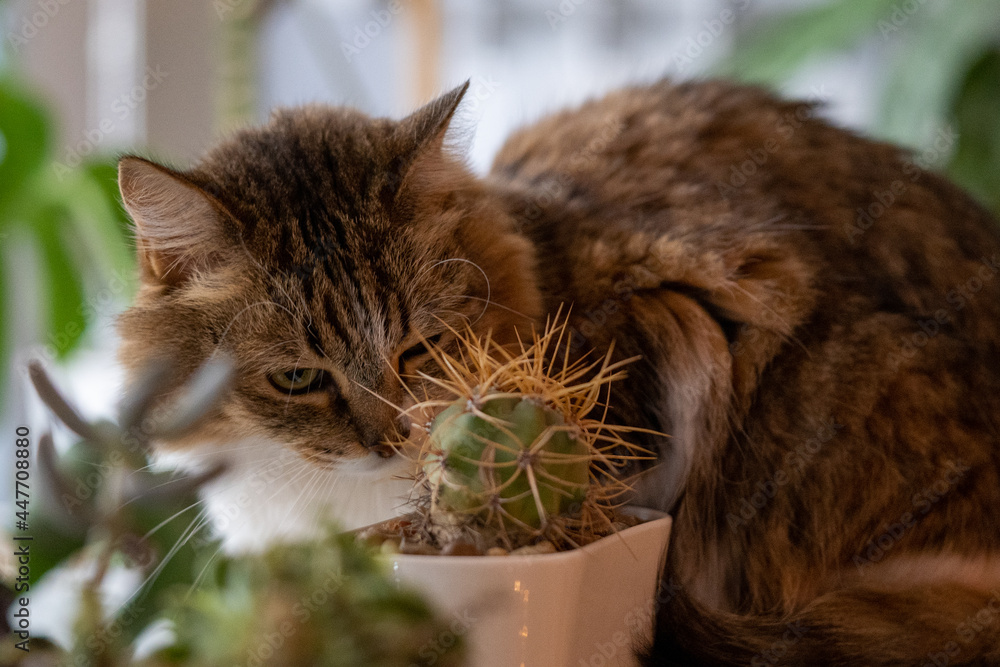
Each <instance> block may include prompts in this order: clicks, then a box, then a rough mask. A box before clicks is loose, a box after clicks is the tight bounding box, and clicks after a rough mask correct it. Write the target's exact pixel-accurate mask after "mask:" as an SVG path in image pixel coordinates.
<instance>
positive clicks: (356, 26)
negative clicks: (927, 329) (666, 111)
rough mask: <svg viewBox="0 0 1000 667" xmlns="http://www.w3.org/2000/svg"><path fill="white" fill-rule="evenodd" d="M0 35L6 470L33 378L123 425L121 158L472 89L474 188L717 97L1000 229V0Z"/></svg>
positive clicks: (591, 10) (337, 9) (192, 151)
mask: <svg viewBox="0 0 1000 667" xmlns="http://www.w3.org/2000/svg"><path fill="white" fill-rule="evenodd" d="M0 35H2V38H3V48H2V51H0V312H2V313H3V315H2V318H3V319H2V325H0V415H2V417H0V434H2V435H0V440H2V441H3V442H4V443H5V444H4V451H6V448H7V446H8V445H7V444H6V443H9V442H10V441H11V439H12V436H10V435H9V434H11V433H13V430H14V427H15V426H16V425H17V424H22V423H26V422H27V423H31V424H33V425H34V426H35V427H36V428H40V426H41V425H42V424H44V423H45V421H47V418H46V417H45V416H44V415H43V414H42V413H41V412H40V411H39V410H38V408H37V407H35V405H34V403H33V402H32V399H31V397H30V393H31V392H30V391H29V389H28V385H27V380H26V378H25V376H24V371H23V368H24V362H25V360H26V359H28V358H31V357H36V358H41V359H43V360H45V361H46V362H48V363H49V364H50V366H51V367H53V369H54V375H55V376H56V377H57V378H58V379H59V380H60V381H61V382H62V384H63V386H66V387H67V388H68V389H69V392H70V393H72V394H73V395H75V396H76V397H78V398H79V400H80V401H81V403H82V407H83V410H84V412H86V413H87V415H88V416H91V417H92V416H96V415H101V414H108V413H110V412H111V410H112V406H113V404H114V401H115V397H116V393H117V390H118V383H119V374H118V371H117V368H116V365H115V360H114V349H115V344H116V343H115V334H114V327H113V321H114V316H115V314H116V313H118V312H120V311H121V310H122V309H123V308H125V307H126V306H127V304H128V303H129V299H130V298H131V295H132V294H133V290H134V283H133V278H132V274H133V270H134V266H133V256H132V248H131V241H130V239H129V235H128V230H127V220H126V219H125V218H124V216H123V214H122V211H121V207H120V203H119V201H118V197H117V190H116V186H115V174H114V163H115V159H116V156H117V155H118V154H120V153H122V152H125V151H129V152H138V153H140V154H144V155H147V156H150V157H154V158H156V159H160V160H164V161H166V162H167V163H169V164H172V165H174V166H178V167H183V166H185V165H187V164H188V163H189V162H190V161H191V160H192V159H194V158H196V157H197V156H198V155H199V154H200V153H201V152H202V151H203V150H205V149H206V148H207V147H208V146H210V145H211V144H212V143H213V142H214V141H215V140H216V138H217V137H219V136H220V135H222V134H224V133H225V132H227V131H229V130H231V129H232V128H234V127H238V126H240V125H244V124H247V123H256V122H260V121H262V120H265V119H266V118H267V116H268V114H269V112H270V110H271V109H272V108H273V107H275V106H279V105H294V104H300V103H304V102H315V101H323V102H329V103H333V104H348V105H352V106H356V107H359V108H361V109H362V110H364V111H367V112H368V113H370V114H373V115H392V116H399V115H402V114H405V113H407V112H408V111H409V110H412V109H413V108H414V107H416V106H417V105H419V104H420V103H422V102H425V101H427V100H428V99H430V98H432V97H433V96H435V95H436V94H438V93H440V92H442V91H444V90H446V89H448V88H450V87H452V86H455V85H457V84H459V83H461V82H462V81H464V80H466V79H470V80H471V88H470V94H469V95H468V96H467V97H466V100H465V102H464V105H463V109H462V111H461V120H460V122H461V124H462V126H463V127H465V128H467V129H468V132H467V134H466V135H465V136H466V137H467V145H468V151H469V156H470V161H471V164H472V165H473V166H474V167H475V169H477V170H479V171H485V170H486V169H487V168H488V165H489V163H490V160H491V156H492V155H493V154H494V152H495V151H496V150H497V148H498V147H499V145H500V144H501V142H502V141H503V139H504V137H505V136H507V134H508V133H509V132H510V131H511V130H512V129H513V128H515V127H517V126H519V125H521V124H523V123H526V122H529V121H531V120H532V119H535V118H537V117H539V116H540V115H542V114H544V113H546V112H547V111H549V110H552V109H556V108H559V107H562V106H565V105H567V104H573V103H576V102H579V101H581V100H583V99H585V98H588V97H590V96H593V95H597V94H600V93H602V92H604V91H607V90H608V89H611V88H613V87H615V86H619V85H622V84H625V83H628V82H637V81H651V80H655V79H658V78H660V77H663V76H669V77H672V78H676V79H688V78H700V77H708V76H728V77H734V78H737V79H740V80H744V81H752V82H758V83H762V84H765V85H768V86H771V87H773V88H774V89H775V90H778V91H780V92H781V93H782V94H785V95H789V96H795V97H800V98H807V99H811V100H814V101H817V102H820V103H822V104H823V105H824V107H823V108H824V112H823V113H824V114H825V115H826V116H827V117H828V118H830V119H831V120H833V121H834V122H836V123H838V124H841V125H844V126H847V127H851V128H855V129H857V130H858V131H861V132H864V133H866V134H869V135H872V136H875V137H879V138H884V139H888V140H892V141H896V142H899V143H902V144H904V145H906V146H908V147H909V148H911V149H912V150H913V151H914V156H915V159H917V161H918V162H919V163H920V164H922V165H924V166H928V167H930V168H933V169H937V170H941V171H944V172H947V173H949V174H950V175H952V176H953V177H954V178H955V179H957V180H958V181H960V182H961V183H962V184H963V185H964V186H965V187H967V188H968V189H969V190H971V191H972V192H973V194H974V195H975V196H977V197H978V198H979V199H981V200H982V201H983V202H984V203H985V204H986V205H987V206H990V207H992V208H993V209H994V210H998V209H1000V118H998V112H1000V2H998V1H997V0H865V1H864V2H859V1H858V0H828V1H823V0H817V1H814V2H809V1H804V0H800V1H795V0H476V1H470V0H391V1H386V0H169V1H167V0H16V1H15V0H0ZM7 483H8V480H5V481H4V483H3V484H7ZM3 488H5V487H3ZM2 497H3V498H5V499H6V498H8V497H9V494H8V493H3V495H2ZM3 516H10V514H9V513H6V512H5V513H4V515H3Z"/></svg>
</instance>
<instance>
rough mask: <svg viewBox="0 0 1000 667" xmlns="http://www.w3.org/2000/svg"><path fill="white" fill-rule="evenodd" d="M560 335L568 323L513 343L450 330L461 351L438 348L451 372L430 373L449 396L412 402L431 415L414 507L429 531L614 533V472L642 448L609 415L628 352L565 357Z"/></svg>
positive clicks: (507, 539)
mask: <svg viewBox="0 0 1000 667" xmlns="http://www.w3.org/2000/svg"><path fill="white" fill-rule="evenodd" d="M565 334H566V323H565V321H564V322H563V323H562V324H551V323H550V325H549V326H548V327H547V328H546V331H545V333H544V334H543V335H541V336H536V337H535V338H534V340H533V342H532V343H531V344H530V345H525V344H523V343H522V344H521V346H520V350H519V351H518V352H516V353H511V352H510V351H508V350H506V349H505V348H503V347H501V346H499V345H497V344H496V343H494V342H493V341H491V340H490V339H489V338H485V339H480V338H477V337H476V336H475V335H473V334H471V333H466V334H461V335H459V334H457V333H456V337H457V339H458V341H457V342H458V352H457V353H456V354H454V355H453V354H449V353H447V352H445V351H443V350H441V349H437V350H434V355H435V357H436V360H437V362H438V364H439V366H440V367H441V368H442V369H443V370H444V372H445V375H446V377H445V378H444V379H439V378H433V379H432V378H429V377H428V378H427V379H429V380H432V381H433V382H434V383H435V384H437V385H438V387H440V388H442V389H443V390H444V391H445V392H447V393H449V394H451V396H452V397H451V398H450V399H443V400H427V401H424V402H423V403H420V404H418V405H417V406H414V408H412V409H411V410H412V411H416V412H418V413H419V412H420V411H423V412H424V413H430V414H433V413H437V416H436V417H434V419H433V420H432V421H430V423H429V424H428V425H427V426H426V431H427V436H428V437H427V438H426V440H425V442H424V445H423V447H422V450H421V453H420V455H419V462H420V464H421V469H422V474H421V475H420V476H419V480H418V481H419V483H420V487H421V488H422V489H423V491H424V496H423V498H424V502H423V503H421V504H419V511H420V512H421V513H422V514H423V516H424V518H425V519H426V521H427V523H428V525H429V526H431V529H430V530H431V532H432V533H433V530H434V527H440V526H449V527H452V528H454V527H458V528H460V529H464V530H465V531H466V532H467V533H473V534H475V535H476V536H477V537H478V539H479V540H480V541H482V542H484V543H485V546H492V545H500V546H504V547H505V548H512V547H513V548H516V547H518V546H523V545H525V544H531V543H532V542H533V541H535V540H538V539H547V540H551V541H552V542H553V543H554V544H556V545H557V546H559V547H562V548H568V547H572V546H577V545H579V544H582V543H586V542H589V541H592V540H593V539H596V538H598V537H601V536H602V535H605V534H608V533H609V532H611V531H612V526H613V523H614V520H615V510H616V508H617V506H618V504H619V502H620V498H621V497H622V495H623V494H624V493H625V492H626V491H628V489H629V487H628V484H627V482H626V481H623V480H622V479H621V478H620V475H619V474H618V473H619V472H620V469H621V468H622V467H624V466H625V464H626V463H628V462H629V461H632V460H635V459H638V458H647V457H648V453H647V452H645V451H644V450H641V449H640V448H639V447H637V446H635V445H633V444H630V443H628V442H627V441H625V440H624V439H623V437H622V436H623V435H624V434H625V433H627V432H629V431H632V430H636V429H629V428H625V427H619V426H612V425H609V424H606V423H604V417H605V415H606V414H607V398H608V396H609V394H610V389H609V385H610V384H611V383H612V382H613V381H615V380H617V379H620V378H622V377H623V376H624V374H625V371H624V369H623V366H625V365H626V364H628V363H630V362H631V361H633V359H627V360H623V361H619V362H612V353H613V349H612V350H609V351H608V353H607V355H605V356H604V357H603V358H602V359H598V360H596V361H591V362H586V361H575V362H574V361H571V360H570V357H569V350H568V345H565V344H564V343H565V340H564V339H565ZM425 377H426V376H425ZM595 413H597V414H599V415H600V417H599V418H594V417H593V415H594V414H595Z"/></svg>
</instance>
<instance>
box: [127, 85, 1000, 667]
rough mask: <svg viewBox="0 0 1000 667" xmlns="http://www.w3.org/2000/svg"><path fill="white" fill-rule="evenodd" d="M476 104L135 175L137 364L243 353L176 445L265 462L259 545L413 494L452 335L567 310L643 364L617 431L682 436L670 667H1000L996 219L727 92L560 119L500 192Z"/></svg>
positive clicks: (315, 112) (252, 475)
mask: <svg viewBox="0 0 1000 667" xmlns="http://www.w3.org/2000/svg"><path fill="white" fill-rule="evenodd" d="M464 91H465V87H464V86H463V87H460V88H458V89H456V90H453V91H451V92H450V93H448V94H446V95H444V96H443V97H441V98H440V99H438V100H436V101H434V102H433V103H431V104H429V105H428V106H426V107H424V108H423V109H420V110H419V111H417V112H416V113H414V114H413V115H411V116H409V117H407V118H405V119H403V120H402V121H392V120H387V119H380V118H370V117H367V116H365V115H363V114H361V113H359V112H357V111H353V110H350V109H345V108H328V107H309V108H304V109H296V110H286V111H280V112H278V113H277V114H275V116H274V117H273V118H272V120H271V121H270V123H269V124H268V125H266V126H265V127H262V128H258V129H249V130H245V131H242V132H240V133H237V134H236V135H235V136H233V137H232V138H230V139H228V140H227V141H225V142H224V143H222V144H221V145H219V146H218V147H216V148H214V149H213V150H211V151H210V152H209V153H208V154H207V155H206V156H205V158H203V159H202V160H201V161H200V162H199V163H198V164H197V165H196V166H194V167H193V168H192V169H190V170H187V171H175V170H172V169H168V168H166V167H162V166H158V165H155V164H153V163H150V162H147V161H145V160H142V159H140V158H135V157H126V158H124V159H123V160H122V162H121V164H120V184H121V191H122V196H123V199H124V202H125V205H126V207H127V208H128V210H129V212H130V213H131V215H132V217H133V218H134V220H135V223H136V235H137V240H138V248H139V258H140V262H141V266H142V272H143V278H142V288H141V291H140V293H139V295H138V298H137V301H136V304H135V306H134V307H133V308H131V309H130V310H129V311H127V312H126V313H125V314H124V315H123V317H122V320H121V332H122V336H123V341H124V342H123V346H122V350H121V358H122V360H123V362H124V364H125V366H126V367H127V368H128V369H130V370H131V371H132V372H133V373H134V372H137V371H138V369H140V368H141V367H142V366H143V365H144V363H145V362H146V361H147V360H148V359H149V358H150V357H151V356H155V355H169V356H170V357H171V358H175V359H177V360H178V361H177V364H178V367H179V371H180V372H179V373H178V377H179V378H182V377H183V376H184V375H185V374H186V373H188V372H190V371H191V370H192V369H193V368H195V367H196V366H197V365H198V364H199V363H200V362H202V361H203V360H204V359H205V358H206V357H208V356H209V355H212V354H214V353H215V352H216V351H217V350H224V351H226V352H227V353H229V354H231V355H232V356H233V357H234V358H235V359H236V360H237V361H238V365H239V370H240V373H239V377H238V380H237V382H236V384H235V386H234V388H233V393H232V395H231V397H230V398H229V399H228V401H227V402H226V403H225V404H224V405H223V407H222V408H220V409H219V411H218V413H217V414H216V415H215V416H214V417H213V419H212V421H211V422H210V423H209V424H208V425H206V427H205V428H204V429H203V430H202V432H201V433H199V434H197V435H196V436H192V437H191V438H189V440H188V441H187V442H183V443H164V444H163V448H164V450H165V451H167V452H172V454H171V455H172V456H173V457H174V458H175V459H178V460H183V461H185V462H186V463H185V465H193V464H198V463H199V462H204V461H207V460H210V459H215V458H226V459H229V460H231V461H232V462H233V468H232V469H231V472H230V473H229V475H228V476H227V477H226V478H224V479H223V480H221V481H220V482H218V483H217V485H216V488H215V489H212V490H209V492H208V495H207V497H206V506H207V510H208V513H209V515H210V517H211V518H212V519H213V520H214V521H215V523H216V525H217V526H219V527H220V528H222V532H223V534H224V535H225V536H226V537H227V539H228V540H229V543H228V544H229V547H230V548H233V549H245V548H253V547H254V546H257V545H259V544H261V543H263V542H264V541H267V540H271V539H274V538H276V537H279V536H295V535H301V534H305V533H307V532H308V531H309V528H310V526H311V524H312V520H311V515H310V514H307V512H311V511H314V510H315V509H316V508H320V507H323V508H325V511H326V512H327V513H328V514H330V515H332V516H335V517H337V518H338V519H339V520H341V521H342V522H343V523H344V524H345V525H348V526H350V525H360V524H364V523H367V522H369V521H372V520H375V519H377V518H380V517H381V516H382V515H384V514H385V513H387V512H391V511H393V509H394V507H393V505H394V504H395V503H398V496H399V494H400V493H403V492H404V490H405V487H406V484H405V482H400V481H393V480H392V475H393V474H398V473H400V472H401V471H402V464H401V463H400V462H399V461H400V459H399V457H398V456H393V455H392V453H391V451H389V450H387V449H386V448H385V446H384V443H385V441H386V440H387V439H393V438H395V437H397V436H398V435H405V434H406V433H407V431H408V430H409V425H408V424H407V423H405V421H401V420H400V419H399V416H398V413H397V411H396V410H395V409H394V408H392V407H391V406H390V404H396V405H402V404H405V396H406V392H405V391H404V389H403V386H402V380H401V379H400V376H406V375H409V374H410V373H412V371H413V370H414V369H415V368H417V367H423V368H424V369H425V370H427V369H428V366H427V361H428V356H427V354H426V348H425V347H424V341H429V342H433V343H436V344H440V345H445V346H447V345H448V334H447V326H446V325H451V326H457V325H463V323H466V322H467V323H469V324H470V325H471V326H472V327H473V328H474V329H475V330H477V331H479V332H485V331H487V330H492V331H493V332H494V333H495V335H496V336H498V337H499V338H500V339H501V340H508V339H510V337H511V336H513V334H514V333H515V332H516V331H517V330H521V331H528V330H529V328H530V327H531V326H532V325H536V326H537V325H538V324H539V323H542V322H544V320H545V317H546V316H547V315H551V314H552V313H554V312H555V311H556V310H557V309H558V308H559V307H560V306H562V305H564V304H569V305H571V306H572V311H571V319H570V327H571V330H572V332H573V336H572V339H571V341H570V347H571V350H572V351H573V352H574V353H577V354H584V353H586V352H587V351H589V350H596V351H597V352H598V353H602V352H603V351H605V350H606V349H607V348H608V346H609V345H610V343H611V342H612V341H615V344H616V348H615V349H616V354H618V355H619V356H620V357H621V358H625V357H629V356H633V355H641V356H642V360H641V361H640V362H637V363H636V364H634V365H633V366H632V367H631V370H630V376H629V378H628V379H626V380H624V381H622V382H621V383H620V384H619V385H618V386H617V388H616V389H615V391H614V394H613V400H614V403H613V408H614V414H613V415H612V419H614V420H615V421H617V422H621V423H625V424H629V425H634V426H641V427H645V428H649V429H653V430H658V431H662V432H666V433H669V434H671V436H672V437H671V438H669V439H663V438H653V437H652V436H642V437H641V444H643V445H645V446H647V447H652V448H655V450H656V451H657V452H659V461H658V462H657V465H655V466H653V467H651V468H649V469H648V470H646V471H645V472H644V473H643V474H642V476H641V477H640V481H639V482H638V484H637V486H636V498H635V500H636V501H637V502H639V503H642V504H646V505H650V506H653V507H658V508H661V509H665V510H670V511H671V512H672V513H673V514H674V515H675V522H674V533H673V536H672V538H671V546H670V548H669V549H668V552H667V556H666V563H665V571H664V578H663V586H661V588H660V591H659V595H658V596H657V601H658V605H657V620H656V637H655V641H654V643H653V645H652V646H651V647H648V650H647V656H646V659H647V661H648V663H649V664H656V665H661V664H704V665H718V664H752V665H770V664H776V663H778V662H782V663H785V664H809V665H816V664H838V665H899V664H924V663H930V664H949V665H955V664H1000V641H998V627H1000V515H997V514H996V512H995V510H996V508H997V507H1000V478H998V473H1000V447H998V442H1000V440H998V428H997V420H998V415H1000V370H998V366H997V360H998V359H1000V334H998V331H997V327H998V322H1000V280H998V279H997V277H998V272H1000V235H998V231H997V226H996V225H997V222H996V221H995V220H994V219H992V218H991V216H990V215H989V214H988V213H987V212H986V211H984V210H983V209H982V208H981V207H979V206H978V205H977V204H976V203H974V202H973V201H972V200H971V199H970V198H969V197H968V196H966V195H965V194H963V193H962V192H961V191H960V190H959V189H957V188H956V187H955V186H953V185H951V184H950V183H948V182H947V181H946V180H944V179H942V178H941V177H939V176H936V175H934V174H932V173H929V172H927V171H925V170H924V169H922V168H921V167H920V166H918V165H916V164H915V163H914V162H913V161H912V159H911V157H910V156H909V155H907V154H906V153H905V152H903V151H901V150H900V149H897V148H895V147H892V146H889V145H885V144H880V143H876V142H873V141H870V140H866V139H864V138H861V137H858V136H856V135H854V134H851V133H849V132H846V131H843V130H841V129H837V128H834V127H831V126H830V125H828V124H827V123H825V122H823V121H821V120H819V119H817V118H815V117H814V109H813V108H812V107H811V106H809V105H807V104H803V103H791V102H783V101H779V100H776V99H774V98H773V97H771V96H770V95H768V94H767V93H765V92H763V91H760V90H758V89H754V88H747V87H741V86H736V85H731V84H727V83H721V82H707V83H682V84H672V83H670V82H660V83H657V84H654V85H651V86H644V87H633V88H627V89H624V90H621V91H618V92H615V93H612V94H610V95H608V96H606V97H604V98H603V99H599V100H596V101H592V102H589V103H587V104H584V105H583V106H581V107H580V108H578V109H575V110H572V111H566V112H562V113H558V114H555V115H552V116H550V117H548V118H545V119H543V120H542V121H540V122H538V123H536V124H535V125H532V126H529V127H527V128H525V129H523V130H521V131H519V132H518V133H516V134H515V135H514V136H513V137H512V138H511V139H510V140H509V141H508V142H507V144H506V145H505V146H504V147H503V149H502V150H501V152H500V154H499V155H498V157H497V158H496V161H495V164H494V166H493V168H492V170H491V172H490V173H489V174H488V175H486V176H485V177H482V178H477V177H475V176H473V175H472V174H470V172H469V171H468V170H467V168H466V167H465V166H464V164H463V162H462V160H461V159H460V158H459V157H457V156H455V155H454V154H453V152H452V151H450V150H449V148H448V145H447V142H446V141H445V135H446V131H447V129H448V126H449V123H450V121H451V119H452V116H453V114H454V112H455V109H456V107H457V106H458V105H459V102H460V100H461V98H462V95H463V93H464ZM429 370H431V371H432V369H429ZM407 381H409V382H412V380H407ZM416 389H417V390H418V391H420V390H421V389H420V388H419V387H417V388H416ZM382 399H384V400H382ZM307 507H308V508H309V509H307ZM942 660H943V661H944V662H941V661H942ZM935 661H937V662H935Z"/></svg>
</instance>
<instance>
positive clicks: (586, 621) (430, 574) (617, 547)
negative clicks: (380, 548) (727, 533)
mask: <svg viewBox="0 0 1000 667" xmlns="http://www.w3.org/2000/svg"><path fill="white" fill-rule="evenodd" d="M633 513H634V514H636V515H638V516H640V518H643V519H650V520H647V521H646V523H642V524H639V525H637V526H634V527H632V528H628V529H626V530H624V531H622V532H621V533H618V534H617V535H612V536H610V537H605V538H603V539H601V540H598V541H597V542H594V543H593V544H589V545H587V546H585V547H582V548H580V549H576V550H573V551H565V552H562V553H554V554H540V555H531V556H416V555H405V554H398V555H392V556H386V558H387V559H388V560H389V561H390V563H391V565H392V573H393V577H394V578H395V580H396V582H397V583H399V584H401V585H403V584H406V585H410V586H412V587H415V588H416V589H417V590H419V591H421V592H423V593H424V595H425V596H426V597H427V598H428V599H429V600H430V601H431V602H432V603H434V604H435V605H436V606H437V607H438V609H439V610H441V611H442V612H443V613H444V614H445V615H446V617H447V616H448V615H450V616H451V617H452V618H453V622H452V624H451V629H450V631H449V632H445V633H444V634H443V635H442V636H441V637H439V638H438V644H437V645H433V644H432V645H429V646H427V647H425V650H424V651H422V652H421V655H422V657H425V658H426V659H427V660H428V663H427V664H432V661H433V658H432V656H434V655H435V654H438V653H439V652H440V646H447V645H449V644H450V643H451V642H453V641H454V640H455V636H457V635H463V636H464V639H465V641H466V642H467V643H468V644H469V648H470V659H469V665H471V666H472V667H561V666H564V665H565V666H566V667H584V666H586V667H609V666H611V665H634V664H635V659H634V657H633V653H634V650H633V649H634V648H635V646H637V645H638V644H639V643H641V642H645V641H648V640H649V639H650V633H651V631H652V623H653V618H652V617H653V608H654V607H653V597H654V595H655V593H656V586H657V583H658V578H659V574H660V566H661V564H662V562H663V560H662V557H663V553H664V550H665V548H666V546H667V541H668V539H669V535H670V525H671V521H670V517H669V516H666V515H664V514H661V513H658V512H652V511H651V510H642V509H639V508H636V509H634V510H633ZM425 654H426V655H425Z"/></svg>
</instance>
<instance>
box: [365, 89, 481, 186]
mask: <svg viewBox="0 0 1000 667" xmlns="http://www.w3.org/2000/svg"><path fill="white" fill-rule="evenodd" d="M468 89H469V82H468V81H466V82H465V83H463V84H462V85H461V86H458V87H457V88H454V89H452V90H450V91H448V92H447V93H445V94H444V95H442V96H441V97H439V98H437V99H436V100H434V101H433V102H430V103H428V104H426V105H424V106H423V107H421V108H420V109H417V110H416V111H415V112H413V113H412V114H410V115H409V116H407V117H406V118H404V119H403V120H401V121H399V126H398V127H399V129H398V134H397V141H398V144H397V150H396V154H395V155H394V156H393V158H392V161H391V162H390V163H389V165H388V167H387V169H386V174H387V180H386V183H385V185H384V187H383V188H382V192H381V195H380V196H381V198H382V200H383V201H385V202H386V203H390V202H392V201H394V200H395V199H396V198H397V197H398V196H399V193H400V192H402V191H403V189H404V187H403V184H404V183H405V182H409V181H410V180H411V179H412V177H413V176H414V175H415V174H420V173H434V172H435V171H436V169H435V167H436V166H437V165H439V164H440V159H441V158H442V157H443V156H444V155H445V153H446V151H445V135H446V134H447V133H448V127H449V126H450V124H451V121H452V118H453V117H454V116H455V110H456V109H458V105H459V104H460V103H461V101H462V97H463V96H464V95H465V91H467V90H468ZM417 165H421V167H423V168H417Z"/></svg>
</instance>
